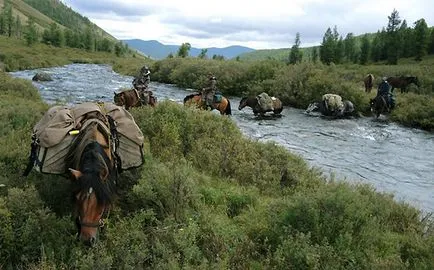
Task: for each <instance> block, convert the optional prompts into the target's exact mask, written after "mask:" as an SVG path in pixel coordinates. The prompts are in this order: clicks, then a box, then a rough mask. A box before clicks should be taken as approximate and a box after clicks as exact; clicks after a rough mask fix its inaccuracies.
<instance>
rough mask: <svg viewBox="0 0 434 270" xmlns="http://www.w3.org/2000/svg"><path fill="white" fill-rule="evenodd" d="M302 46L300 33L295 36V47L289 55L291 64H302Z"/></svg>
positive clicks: (293, 46)
mask: <svg viewBox="0 0 434 270" xmlns="http://www.w3.org/2000/svg"><path fill="white" fill-rule="evenodd" d="M300 44H301V41H300V33H298V32H297V34H295V41H294V45H292V47H291V52H290V53H289V63H290V64H297V63H301V60H302V59H303V53H302V51H300Z"/></svg>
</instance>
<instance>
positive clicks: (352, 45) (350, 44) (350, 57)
mask: <svg viewBox="0 0 434 270" xmlns="http://www.w3.org/2000/svg"><path fill="white" fill-rule="evenodd" d="M344 57H345V59H346V60H347V61H348V62H356V61H357V52H356V39H355V38H354V35H353V33H348V34H347V36H346V37H345V39H344Z"/></svg>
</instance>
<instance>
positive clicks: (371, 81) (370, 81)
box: [363, 73, 374, 93]
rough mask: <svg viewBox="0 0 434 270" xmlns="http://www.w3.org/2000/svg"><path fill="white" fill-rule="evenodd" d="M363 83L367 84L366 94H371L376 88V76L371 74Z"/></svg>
mask: <svg viewBox="0 0 434 270" xmlns="http://www.w3.org/2000/svg"><path fill="white" fill-rule="evenodd" d="M363 82H364V84H365V92H366V93H371V90H372V87H373V86H374V75H372V74H371V73H369V74H368V75H366V77H365V78H364V79H363Z"/></svg>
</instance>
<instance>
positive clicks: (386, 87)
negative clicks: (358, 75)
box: [377, 77, 395, 109]
mask: <svg viewBox="0 0 434 270" xmlns="http://www.w3.org/2000/svg"><path fill="white" fill-rule="evenodd" d="M378 96H382V97H384V98H385V100H386V102H387V105H388V106H389V107H390V109H393V108H395V98H394V97H393V93H392V92H391V91H390V84H389V83H388V82H387V77H383V78H382V80H381V83H380V84H379V85H378V90H377V97H378Z"/></svg>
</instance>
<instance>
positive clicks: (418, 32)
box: [414, 19, 429, 61]
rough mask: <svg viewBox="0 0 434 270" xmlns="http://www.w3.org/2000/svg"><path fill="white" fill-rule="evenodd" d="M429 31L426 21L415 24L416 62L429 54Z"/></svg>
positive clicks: (422, 20) (421, 20)
mask: <svg viewBox="0 0 434 270" xmlns="http://www.w3.org/2000/svg"><path fill="white" fill-rule="evenodd" d="M428 40H429V29H428V25H427V24H426V22H425V20H424V19H420V20H418V21H416V22H415V23H414V51H415V60H416V61H421V60H422V57H424V56H425V55H426V53H427V47H428Z"/></svg>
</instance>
